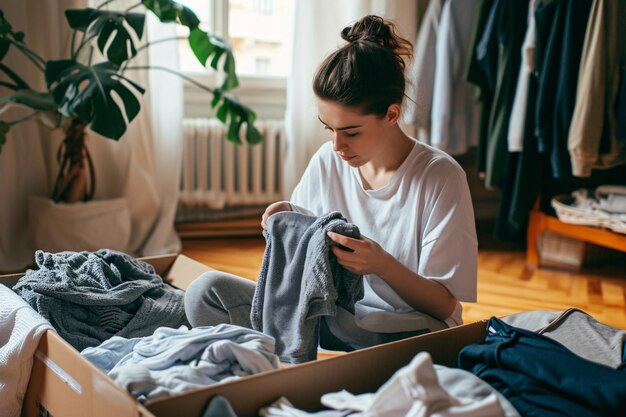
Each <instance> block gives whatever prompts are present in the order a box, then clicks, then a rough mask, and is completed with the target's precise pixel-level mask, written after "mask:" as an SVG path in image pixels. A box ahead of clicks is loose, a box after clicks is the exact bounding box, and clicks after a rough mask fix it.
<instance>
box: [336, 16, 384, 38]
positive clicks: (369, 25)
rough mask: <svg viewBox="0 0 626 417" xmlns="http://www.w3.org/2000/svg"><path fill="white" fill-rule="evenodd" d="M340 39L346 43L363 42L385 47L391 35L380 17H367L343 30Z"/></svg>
mask: <svg viewBox="0 0 626 417" xmlns="http://www.w3.org/2000/svg"><path fill="white" fill-rule="evenodd" d="M341 37H342V38H343V39H344V40H346V41H348V42H356V41H359V40H363V41H370V42H375V43H378V44H381V45H383V46H387V44H388V43H389V40H390V39H391V38H392V37H393V33H392V31H391V27H390V25H389V24H387V22H385V20H384V19H383V18H382V17H380V16H374V15H368V16H364V17H362V18H361V19H359V20H357V21H356V22H353V23H352V24H350V25H348V26H346V27H345V28H343V30H342V31H341Z"/></svg>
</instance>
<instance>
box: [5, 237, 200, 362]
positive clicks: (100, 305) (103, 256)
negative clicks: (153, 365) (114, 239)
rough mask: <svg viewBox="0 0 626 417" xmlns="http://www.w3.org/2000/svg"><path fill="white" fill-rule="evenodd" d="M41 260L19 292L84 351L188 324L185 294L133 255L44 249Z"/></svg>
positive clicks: (16, 288)
mask: <svg viewBox="0 0 626 417" xmlns="http://www.w3.org/2000/svg"><path fill="white" fill-rule="evenodd" d="M35 261H36V263H37V265H38V266H39V269H38V270H28V271H26V274H25V275H24V276H23V277H22V278H20V280H19V281H18V283H17V284H16V285H15V286H14V287H13V290H14V291H15V292H16V293H17V294H18V295H20V296H21V297H22V298H23V299H24V300H26V302H27V303H28V304H30V306H31V307H33V308H34V309H35V310H37V311H38V312H39V313H40V314H41V315H42V316H44V317H45V318H46V319H48V320H49V321H50V323H51V324H52V325H53V326H54V328H55V329H56V330H57V332H58V333H59V335H60V336H61V337H63V338H64V339H65V340H67V341H68V342H69V343H70V344H71V345H72V346H74V347H75V348H76V349H77V350H79V351H80V350H83V349H84V348H86V347H90V346H97V345H99V344H100V343H102V342H103V341H105V340H106V339H108V338H110V337H111V336H122V337H126V338H133V337H142V336H149V335H151V334H152V333H153V332H154V330H156V329H157V328H158V327H161V326H166V327H179V326H181V325H183V324H188V323H187V320H186V318H185V311H184V307H183V292H182V291H181V290H177V289H174V288H173V287H170V286H169V285H166V284H164V283H163V280H162V279H161V277H160V276H158V275H157V274H156V273H155V271H154V268H153V267H152V266H151V265H149V264H147V263H145V262H143V261H139V260H136V259H134V258H133V257H131V256H130V255H127V254H125V253H121V252H116V251H112V250H108V249H101V250H99V251H97V252H93V253H91V252H60V253H56V254H55V253H48V252H44V251H40V250H39V251H37V252H36V253H35Z"/></svg>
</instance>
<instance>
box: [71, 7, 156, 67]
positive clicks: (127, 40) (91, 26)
mask: <svg viewBox="0 0 626 417" xmlns="http://www.w3.org/2000/svg"><path fill="white" fill-rule="evenodd" d="M65 17H66V18H67V22H68V23H69V25H70V27H71V28H72V29H76V30H79V31H81V32H86V33H87V35H88V36H89V37H91V36H94V37H97V44H98V49H99V50H100V52H102V54H103V55H104V56H106V57H107V59H108V60H109V61H111V62H112V63H114V64H116V65H120V64H121V63H122V62H124V61H126V60H128V59H130V58H132V57H134V56H135V55H137V48H136V47H135V42H134V41H133V37H132V34H131V33H130V32H129V30H128V27H130V28H131V29H132V31H133V32H134V33H135V35H136V37H137V39H141V38H142V37H143V29H144V24H145V20H146V19H145V18H146V15H145V14H143V13H130V12H116V11H108V10H97V9H92V8H86V9H68V10H66V11H65ZM107 45H108V47H107Z"/></svg>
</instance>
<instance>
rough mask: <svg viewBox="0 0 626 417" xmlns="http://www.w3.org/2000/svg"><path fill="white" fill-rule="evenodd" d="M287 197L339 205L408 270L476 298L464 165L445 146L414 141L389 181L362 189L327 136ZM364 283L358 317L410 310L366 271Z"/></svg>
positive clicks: (451, 321) (314, 210) (456, 320)
mask: <svg viewBox="0 0 626 417" xmlns="http://www.w3.org/2000/svg"><path fill="white" fill-rule="evenodd" d="M290 203H291V204H292V206H294V210H295V211H301V212H305V213H306V212H307V211H308V212H310V213H309V214H313V215H316V216H320V215H322V214H325V213H328V212H330V211H339V212H341V213H342V214H343V215H344V217H345V218H346V219H347V220H348V222H351V223H354V224H355V225H357V226H358V227H359V229H360V231H361V234H363V235H365V236H367V237H368V238H370V239H372V240H374V241H376V242H377V243H378V244H379V245H380V246H381V247H382V248H383V249H384V250H385V251H387V252H388V253H390V254H391V255H393V256H394V257H395V258H396V259H397V260H398V261H399V262H401V263H402V264H404V265H405V266H406V267H408V268H410V269H411V270H412V271H414V272H416V273H417V274H419V275H420V276H422V277H425V278H429V279H434V280H437V281H438V282H440V283H441V284H443V285H444V286H445V287H446V288H447V289H448V290H449V291H450V292H451V293H452V294H453V295H454V296H455V297H456V298H457V300H459V301H476V272H477V270H476V268H477V246H478V243H477V239H476V227H475V224H474V211H473V208H472V200H471V197H470V193H469V188H468V186H467V179H466V177H465V172H464V171H463V169H462V168H461V167H460V166H459V165H458V164H457V162H456V161H455V160H454V159H453V158H452V157H450V156H449V155H447V154H446V153H444V152H442V151H440V150H437V149H435V148H433V147H431V146H428V145H426V144H423V143H420V142H417V141H415V145H414V146H413V149H412V150H411V152H410V153H409V155H408V156H407V158H406V159H405V161H404V162H403V163H402V165H401V166H400V167H399V168H398V170H397V171H396V172H395V173H394V175H393V176H392V178H391V180H390V181H389V183H388V184H387V185H386V186H385V187H383V188H380V189H377V190H366V189H365V188H364V187H363V182H362V179H361V176H360V173H359V170H358V169H357V168H353V167H351V166H350V165H348V164H347V163H346V162H344V161H342V160H341V158H340V157H339V156H338V155H337V154H336V153H335V152H334V151H333V149H332V143H331V142H327V143H325V144H324V145H322V146H321V147H320V149H319V150H318V151H317V152H316V153H315V155H313V158H312V159H311V161H310V162H309V166H308V167H307V169H306V171H305V172H304V175H303V177H302V179H301V180H300V183H299V184H298V186H297V187H296V189H295V190H294V192H293V195H292V196H291V200H290ZM302 208H304V209H306V210H302ZM364 284H365V295H364V297H363V299H362V300H360V301H359V302H358V303H357V305H356V308H355V310H356V311H355V315H356V317H357V319H362V318H363V317H365V316H367V315H368V314H371V313H374V312H381V311H386V312H394V313H411V312H414V309H413V308H412V307H410V306H409V305H408V304H407V303H406V302H405V301H404V300H403V299H402V298H401V297H400V296H399V295H398V294H397V293H396V292H395V291H394V290H393V289H392V288H391V287H390V286H389V285H388V284H387V283H386V282H385V281H384V280H383V279H381V278H380V277H378V276H376V275H365V276H364ZM461 313H462V308H461V305H460V304H458V305H457V308H455V310H454V313H453V314H452V316H450V317H449V318H448V319H446V320H445V321H446V323H447V324H448V325H450V326H454V325H458V324H462V318H461ZM409 316H410V314H409ZM406 330H410V328H407V329H406Z"/></svg>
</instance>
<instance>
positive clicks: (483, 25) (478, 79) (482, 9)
mask: <svg viewBox="0 0 626 417" xmlns="http://www.w3.org/2000/svg"><path fill="white" fill-rule="evenodd" d="M495 1H496V2H497V1H499V0H495ZM493 6H494V0H481V2H480V5H479V6H478V12H477V13H476V16H475V20H474V30H473V32H472V36H471V41H470V50H471V51H472V52H471V53H470V54H468V56H467V62H466V70H465V79H466V80H467V82H468V83H470V84H472V85H474V91H475V92H474V96H475V99H476V101H477V102H478V111H479V114H480V116H479V117H480V120H479V126H478V148H477V152H476V172H478V173H479V175H481V176H483V175H484V172H485V169H486V165H487V162H486V160H487V132H488V129H489V113H490V109H491V102H492V100H493V90H492V89H491V88H490V83H489V80H488V79H487V77H486V75H485V74H484V73H483V71H482V70H481V65H480V62H479V55H478V51H477V48H478V44H479V42H480V41H481V39H482V34H483V32H485V31H486V30H487V28H488V27H492V26H493V21H494V19H495V8H494V7H493ZM489 30H492V29H489Z"/></svg>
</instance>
